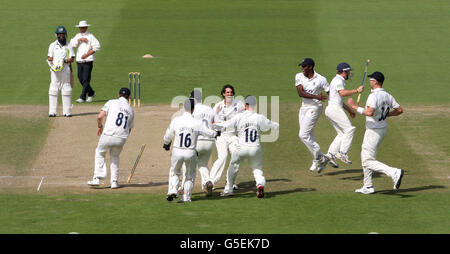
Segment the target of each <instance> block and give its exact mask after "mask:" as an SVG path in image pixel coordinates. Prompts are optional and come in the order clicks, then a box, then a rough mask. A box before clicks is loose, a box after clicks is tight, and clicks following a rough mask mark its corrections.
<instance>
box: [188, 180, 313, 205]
mask: <svg viewBox="0 0 450 254" xmlns="http://www.w3.org/2000/svg"><path fill="white" fill-rule="evenodd" d="M266 182H292V180H290V179H284V178H280V179H268V180H266ZM238 187H239V189H238V190H235V191H234V195H233V196H231V197H222V196H220V192H217V190H220V189H223V188H217V189H215V192H213V194H212V196H209V197H206V196H204V195H203V196H196V197H195V200H204V199H211V200H215V199H225V198H233V197H239V198H256V185H255V181H248V182H242V183H239V184H238ZM307 191H316V189H314V188H295V189H292V190H281V191H273V192H272V191H269V192H265V193H264V198H265V199H267V198H273V197H276V196H278V195H286V194H290V193H295V192H307ZM194 194H195V195H198V194H200V195H201V194H203V192H200V193H194Z"/></svg>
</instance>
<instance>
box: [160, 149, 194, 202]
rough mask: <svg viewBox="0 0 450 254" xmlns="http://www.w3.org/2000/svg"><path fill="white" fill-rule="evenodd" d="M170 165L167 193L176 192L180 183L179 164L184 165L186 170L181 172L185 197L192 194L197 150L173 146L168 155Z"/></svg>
mask: <svg viewBox="0 0 450 254" xmlns="http://www.w3.org/2000/svg"><path fill="white" fill-rule="evenodd" d="M170 160H171V166H170V171H169V190H168V192H167V195H170V194H177V191H178V185H179V184H180V175H181V166H182V165H183V163H184V164H185V165H186V171H185V172H184V173H183V176H184V178H185V181H184V185H183V189H184V194H183V195H185V196H186V197H189V198H190V197H191V196H192V189H193V188H194V181H195V174H196V172H195V171H196V169H197V152H196V151H195V150H194V149H181V148H176V147H174V148H173V149H172V154H171V157H170Z"/></svg>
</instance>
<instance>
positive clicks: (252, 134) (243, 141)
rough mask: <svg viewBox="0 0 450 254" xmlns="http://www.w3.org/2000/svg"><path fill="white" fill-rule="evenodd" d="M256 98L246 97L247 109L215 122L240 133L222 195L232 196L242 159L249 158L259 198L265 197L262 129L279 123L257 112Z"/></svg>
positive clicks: (273, 127) (274, 126) (274, 127)
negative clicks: (223, 120) (222, 120)
mask: <svg viewBox="0 0 450 254" xmlns="http://www.w3.org/2000/svg"><path fill="white" fill-rule="evenodd" d="M255 108H256V98H255V97H254V96H252V95H248V96H247V97H245V111H244V112H243V113H239V114H237V115H236V116H235V117H233V118H232V119H231V120H227V121H225V122H221V123H215V125H216V126H219V127H222V128H229V127H234V128H235V129H236V131H237V133H238V137H239V139H238V143H237V146H236V150H235V151H234V152H233V153H232V155H231V160H230V165H229V167H228V170H227V183H226V185H225V189H224V190H223V192H221V193H220V195H221V196H232V195H233V185H234V182H235V180H236V177H237V174H238V171H239V165H240V162H241V160H242V159H246V158H247V159H248V162H249V164H250V167H251V168H252V170H253V177H254V178H255V181H256V194H257V197H258V198H262V197H264V186H265V185H266V179H265V177H264V174H263V171H262V158H261V152H262V147H261V143H260V135H261V131H267V130H269V129H271V128H272V129H275V130H276V129H278V128H279V124H278V123H276V122H272V121H270V120H269V119H267V118H266V117H265V116H264V115H261V114H258V113H256V112H255Z"/></svg>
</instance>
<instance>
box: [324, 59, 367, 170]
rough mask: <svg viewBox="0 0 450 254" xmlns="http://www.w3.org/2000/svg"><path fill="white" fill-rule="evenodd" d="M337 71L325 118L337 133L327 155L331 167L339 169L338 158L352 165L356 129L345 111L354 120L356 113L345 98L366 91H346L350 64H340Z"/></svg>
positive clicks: (361, 87) (361, 88)
mask: <svg viewBox="0 0 450 254" xmlns="http://www.w3.org/2000/svg"><path fill="white" fill-rule="evenodd" d="M336 70H337V74H336V76H335V77H334V78H333V80H331V83H330V93H329V96H330V98H329V100H328V106H327V107H326V109H325V116H326V117H327V118H328V120H330V122H331V124H332V125H333V127H334V129H335V130H336V132H337V136H336V137H335V138H334V140H333V142H332V143H331V144H330V147H329V148H328V153H327V154H326V155H327V157H328V158H329V159H330V164H331V166H333V167H335V168H338V167H339V165H338V164H337V162H336V158H338V159H339V160H341V161H342V162H344V163H347V164H352V162H351V160H350V159H349V158H348V155H347V154H348V151H349V150H350V146H351V144H352V141H353V135H354V133H355V129H356V128H355V127H354V126H352V123H351V122H350V120H349V119H348V117H347V115H346V114H345V111H344V109H345V110H346V111H347V112H348V113H349V114H350V116H351V117H352V118H354V117H355V112H354V111H353V109H352V108H350V107H349V106H348V105H347V104H345V103H344V100H343V97H346V96H351V95H353V94H357V93H361V92H362V91H364V86H360V87H358V89H353V90H346V89H345V81H346V80H348V79H349V77H350V73H351V67H350V65H349V64H348V63H340V64H338V66H337V67H336Z"/></svg>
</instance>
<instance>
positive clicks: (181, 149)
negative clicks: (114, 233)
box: [163, 98, 220, 203]
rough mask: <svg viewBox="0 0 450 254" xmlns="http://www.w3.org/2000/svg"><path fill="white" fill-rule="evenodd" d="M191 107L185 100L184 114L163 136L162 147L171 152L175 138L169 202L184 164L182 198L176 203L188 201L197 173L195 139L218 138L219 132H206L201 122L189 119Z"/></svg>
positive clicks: (173, 120)
mask: <svg viewBox="0 0 450 254" xmlns="http://www.w3.org/2000/svg"><path fill="white" fill-rule="evenodd" d="M194 108H195V101H194V99H192V98H189V99H187V100H186V101H185V102H184V110H185V112H184V113H183V115H181V116H177V117H175V118H174V119H172V121H171V123H170V125H169V127H168V128H167V130H166V133H165V135H164V139H163V140H164V145H163V148H164V149H165V150H166V151H168V150H170V145H171V143H172V139H174V140H173V149H172V154H171V166H170V171H169V190H168V192H167V200H168V201H172V200H173V199H174V198H175V197H176V196H177V192H178V185H179V182H180V178H179V176H180V174H181V166H182V164H183V163H184V164H185V165H186V171H185V172H184V179H185V181H184V186H183V196H182V197H181V198H180V200H179V201H178V202H180V203H183V202H191V197H192V190H193V188H194V181H195V175H196V170H197V151H196V148H197V139H198V136H199V135H203V136H208V137H213V138H215V137H217V136H220V132H216V131H213V130H211V129H209V128H208V127H207V126H205V125H204V124H203V123H202V121H201V120H197V119H195V118H194V117H193V116H192V113H193V112H194Z"/></svg>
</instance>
